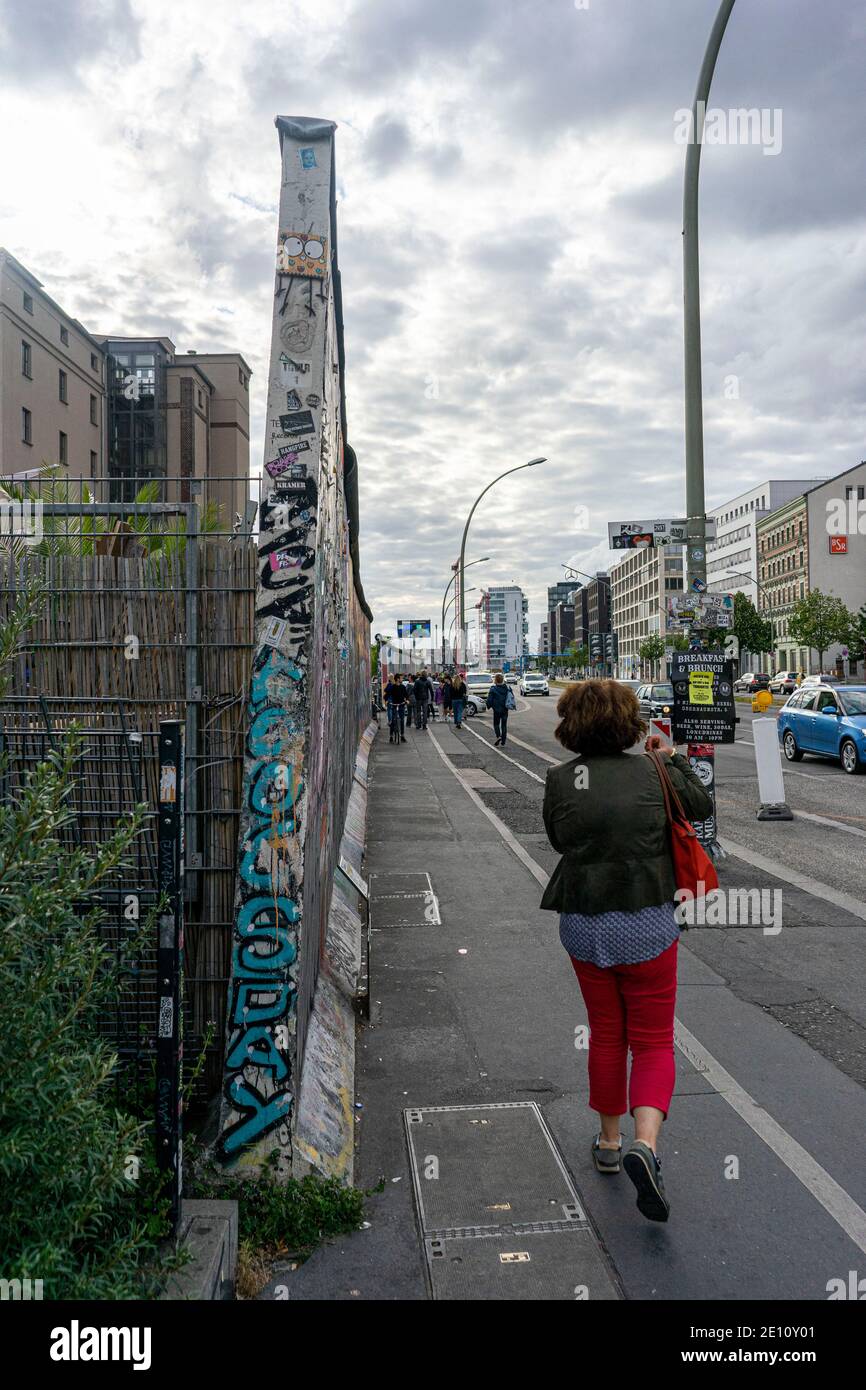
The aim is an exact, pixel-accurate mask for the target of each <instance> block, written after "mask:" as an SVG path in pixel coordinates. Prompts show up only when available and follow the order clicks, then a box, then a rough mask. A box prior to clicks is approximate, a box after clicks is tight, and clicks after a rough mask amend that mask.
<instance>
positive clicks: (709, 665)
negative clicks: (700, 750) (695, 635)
mask: <svg viewBox="0 0 866 1390" xmlns="http://www.w3.org/2000/svg"><path fill="white" fill-rule="evenodd" d="M671 682H672V684H673V688H674V721H673V722H674V738H675V740H676V742H677V743H702V744H710V743H733V742H734V738H735V729H736V707H735V705H734V676H733V667H732V664H731V662H730V661H729V660H728V659H727V658H726V657H725V655H724V653H723V652H719V651H708V650H706V649H701V648H698V649H697V650H695V651H689V652H675V653H674V655H673V659H672V661H671Z"/></svg>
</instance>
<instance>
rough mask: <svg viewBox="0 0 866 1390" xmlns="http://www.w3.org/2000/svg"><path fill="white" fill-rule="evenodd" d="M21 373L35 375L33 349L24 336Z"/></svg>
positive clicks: (22, 340)
mask: <svg viewBox="0 0 866 1390" xmlns="http://www.w3.org/2000/svg"><path fill="white" fill-rule="evenodd" d="M21 375H22V376H29V377H32V376H33V349H32V348H31V346H30V344H29V343H27V342H25V341H24V339H23V338H22V339H21Z"/></svg>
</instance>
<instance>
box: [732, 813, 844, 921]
mask: <svg viewBox="0 0 866 1390" xmlns="http://www.w3.org/2000/svg"><path fill="white" fill-rule="evenodd" d="M794 814H795V815H796V814H798V813H797V812H795V813H794ZM719 844H720V845H721V847H722V849H723V850H724V851H725V853H726V854H732V855H733V856H734V858H735V859H742V860H743V861H744V862H745V863H746V864H751V866H752V868H753V869H762V870H763V871H764V873H765V874H772V876H773V878H780V879H781V880H782V882H783V883H787V884H790V886H791V887H792V888H802V890H803V892H804V893H808V894H809V895H810V896H811V897H813V898H823V899H824V901H825V902H828V903H832V904H833V906H834V907H841V909H842V911H843V912H850V913H851V916H852V917H859V918H860V921H861V922H866V903H862V902H860V900H859V899H858V898H852V897H851V895H850V893H843V892H842V891H841V890H840V889H839V888H831V887H830V884H829V883H821V882H820V881H819V880H818V879H817V878H810V876H809V875H808V874H801V873H798V872H797V870H796V869H789V868H788V865H787V864H777V863H776V861H775V860H774V859H767V857H766V856H765V855H763V854H758V852H757V850H754V849H746V847H745V845H738V844H735V843H734V841H733V840H729V839H728V838H727V836H725V837H724V838H721V839H720V840H719Z"/></svg>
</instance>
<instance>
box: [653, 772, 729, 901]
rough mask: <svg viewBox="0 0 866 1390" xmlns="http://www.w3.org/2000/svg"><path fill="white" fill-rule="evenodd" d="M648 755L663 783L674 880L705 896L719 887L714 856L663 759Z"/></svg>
mask: <svg viewBox="0 0 866 1390" xmlns="http://www.w3.org/2000/svg"><path fill="white" fill-rule="evenodd" d="M647 757H648V758H651V759H652V761H653V764H654V766H655V770H656V772H657V773H658V775H659V781H660V782H661V784H662V796H663V797H664V803H665V815H666V816H667V819H668V826H669V828H670V840H671V858H672V859H673V863H674V882H675V883H676V885H677V888H687V889H688V890H689V892H690V893H692V894H693V896H694V897H696V898H699V897H703V896H704V894H706V893H710V892H712V890H713V889H714V888H718V886H719V876H718V874H717V873H716V870H715V868H714V866H713V861H712V859H711V858H710V856H709V855H708V854H707V852H706V850H705V849H704V847H703V845H702V844H701V842H700V840H699V839H698V832H697V831H696V830H695V827H694V826H693V825H692V823H691V821H690V820H689V818H688V816H687V815H686V813H685V810H684V808H683V803H682V802H681V801H680V798H679V794H678V792H677V789H676V787H675V786H674V784H673V782H672V781H671V779H670V776H669V774H668V770H667V768H666V767H665V762H664V759H663V758H662V756H661V755H660V754H659V753H655V752H651V753H648V754H647ZM701 885H702V886H701Z"/></svg>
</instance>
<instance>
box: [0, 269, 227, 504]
mask: <svg viewBox="0 0 866 1390" xmlns="http://www.w3.org/2000/svg"><path fill="white" fill-rule="evenodd" d="M250 375H251V372H250V367H249V365H248V363H247V362H246V361H245V359H244V358H243V356H242V355H241V354H240V353H239V352H227V353H201V352H194V351H193V352H187V353H181V354H179V353H178V352H177V351H176V349H175V346H174V343H173V342H172V341H171V339H170V338H161V337H157V338H137V337H112V336H110V335H108V336H107V335H104V334H93V333H91V332H89V331H88V330H87V329H86V328H85V327H84V326H83V325H82V324H80V323H79V322H78V320H77V319H74V318H72V317H71V316H70V315H69V314H67V313H66V311H65V310H64V309H62V308H61V306H60V305H59V304H57V303H56V302H55V301H54V300H53V299H52V298H51V296H50V295H48V294H46V292H45V290H44V289H43V287H42V283H41V281H40V280H38V279H37V278H36V276H35V275H33V274H32V273H31V272H30V271H29V270H27V268H26V267H25V266H23V265H22V264H21V262H20V261H18V260H16V258H15V257H14V256H12V255H11V254H10V253H9V252H8V251H5V250H2V249H0V475H4V476H6V477H12V476H19V475H21V474H27V473H37V472H39V471H40V470H41V469H43V468H45V467H46V466H49V467H55V468H56V467H63V468H64V469H66V470H67V474H68V476H69V478H70V479H75V478H85V479H88V480H92V481H94V482H95V483H96V484H97V485H96V486H95V487H94V489H93V490H94V491H96V492H99V491H101V489H100V487H99V485H98V481H97V480H102V479H107V480H108V484H107V486H106V488H105V492H106V494H107V498H108V500H127V499H128V498H130V497H131V496H133V495H134V493H135V492H136V491H137V490H138V488H139V487H140V486H141V485H142V483H143V482H145V481H146V480H148V479H158V480H160V483H161V494H162V495H163V496H164V497H166V498H167V499H168V500H180V501H186V500H189V498H190V496H191V489H190V484H191V482H192V481H193V480H205V479H206V480H208V489H207V496H208V498H209V499H214V500H216V501H218V502H219V503H220V505H221V507H222V510H223V517H222V521H223V524H224V525H227V526H228V527H231V525H232V524H233V522H234V520H235V517H236V516H237V515H238V514H240V515H241V517H242V518H243V516H244V513H245V510H246V505H247V499H248V496H249V437H250V420H249V381H250Z"/></svg>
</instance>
